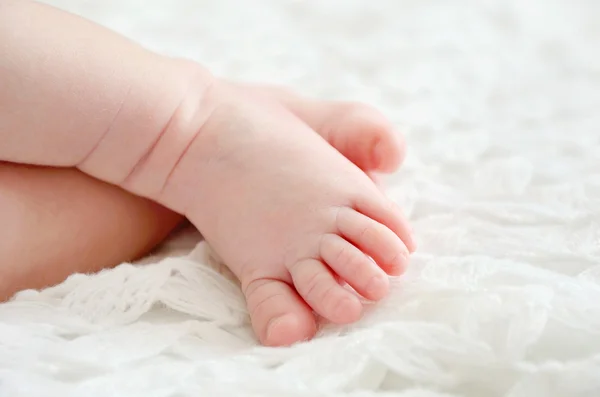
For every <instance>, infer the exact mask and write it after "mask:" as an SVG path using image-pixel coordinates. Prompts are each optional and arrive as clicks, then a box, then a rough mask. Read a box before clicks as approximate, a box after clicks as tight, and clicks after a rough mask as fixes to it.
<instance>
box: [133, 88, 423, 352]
mask: <svg viewBox="0 0 600 397" xmlns="http://www.w3.org/2000/svg"><path fill="white" fill-rule="evenodd" d="M203 109H205V110H206V109H210V110H209V111H207V112H206V113H203V114H206V115H207V116H206V121H205V122H204V123H203V125H202V127H201V129H200V131H199V132H198V133H197V134H195V136H193V137H192V140H191V141H190V143H189V145H183V146H182V147H185V150H184V152H183V153H182V154H181V156H180V157H179V159H178V161H177V162H176V165H175V167H174V168H173V169H172V171H171V172H170V173H169V174H168V175H169V176H168V179H167V181H166V183H165V184H163V183H162V182H161V183H158V184H155V182H156V181H157V179H156V178H157V173H156V172H154V171H153V170H156V167H153V166H152V164H157V162H159V160H160V153H164V152H161V146H160V145H157V146H156V148H155V149H154V151H153V152H151V153H149V154H148V155H147V156H146V157H145V158H144V160H143V163H142V164H139V166H138V167H137V168H136V171H135V173H134V174H132V175H131V176H130V178H128V180H127V186H125V187H126V188H128V189H130V190H132V191H145V192H146V194H148V192H149V191H151V190H152V189H153V188H152V186H161V188H160V189H159V190H156V191H155V193H154V194H149V195H151V196H153V198H154V199H155V200H157V201H159V202H161V203H163V204H164V205H165V206H167V207H170V208H172V209H174V210H175V211H177V212H180V213H183V214H185V215H186V216H187V217H188V219H190V220H191V221H192V223H194V225H195V226H196V227H198V229H199V230H200V231H201V232H202V234H203V236H204V237H205V238H206V240H207V241H208V242H209V244H210V245H211V246H212V247H213V248H214V249H215V251H216V252H217V253H218V254H219V256H220V257H221V258H222V259H223V260H224V262H225V263H226V264H227V265H228V266H229V267H230V268H231V270H232V271H233V272H234V273H235V275H236V276H237V277H238V278H239V279H240V282H241V286H242V289H243V291H244V294H245V296H246V300H247V304H248V310H249V312H250V317H251V320H252V326H253V328H254V330H255V332H256V334H257V336H258V338H259V339H260V341H261V342H262V343H263V344H266V345H271V346H280V345H289V344H291V343H294V342H298V341H301V340H305V339H308V338H311V337H312V336H313V335H314V333H315V331H316V322H315V317H314V315H313V311H314V312H316V313H318V314H319V315H321V316H323V317H324V318H326V319H328V320H329V321H332V322H335V323H340V324H344V323H350V322H353V321H356V320H357V319H359V318H360V316H361V312H362V305H361V302H360V301H359V299H358V298H357V296H356V294H354V293H353V292H351V291H349V290H348V289H346V288H344V287H342V286H341V285H340V283H339V282H338V280H339V279H341V280H343V281H345V282H346V283H348V284H349V285H350V286H351V287H352V288H353V289H355V290H356V291H357V292H358V293H359V294H361V295H362V296H364V297H365V298H367V299H372V300H378V299H381V298H382V297H383V296H385V295H386V293H387V290H388V278H387V275H399V274H401V273H402V271H403V270H404V268H405V267H406V265H407V261H408V255H409V253H410V252H411V251H413V250H414V247H415V245H414V242H413V240H412V237H411V234H410V232H409V230H408V225H407V223H406V221H405V220H404V219H403V218H402V216H401V214H400V212H399V210H398V209H397V208H396V206H395V205H394V204H393V203H392V202H391V201H390V200H388V199H387V198H386V197H385V196H384V195H383V194H382V193H381V192H380V191H379V190H378V189H377V187H376V186H375V185H374V183H373V182H372V181H371V180H370V179H369V178H368V177H367V176H366V174H365V173H364V172H362V170H361V169H360V168H358V167H357V166H356V165H354V164H353V163H352V162H350V161H349V160H348V159H347V158H345V157H344V156H343V155H342V154H340V153H339V152H338V151H337V150H335V149H334V147H333V146H331V145H329V144H327V142H326V141H325V140H324V139H323V138H322V137H321V136H319V135H318V134H317V133H315V132H314V131H313V130H312V129H311V128H309V127H308V126H307V124H309V123H308V122H306V123H305V122H302V121H301V120H300V119H299V118H298V117H297V116H296V115H294V114H292V112H290V111H289V110H288V109H287V108H286V107H285V106H282V105H281V104H280V103H278V102H276V101H273V100H270V99H268V98H265V97H262V96H260V95H253V94H252V93H250V92H248V91H245V90H240V89H239V88H236V87H232V86H230V85H227V84H225V83H215V85H214V87H213V88H212V89H211V91H210V94H209V96H208V97H207V98H206V101H205V103H204V104H203ZM309 113H310V112H309ZM311 114H312V113H311ZM165 142H167V141H166V140H165ZM167 144H168V143H165V145H167ZM154 153H158V154H156V155H155V154H154ZM155 156H157V157H155ZM162 174H164V173H162ZM371 258H372V259H371Z"/></svg>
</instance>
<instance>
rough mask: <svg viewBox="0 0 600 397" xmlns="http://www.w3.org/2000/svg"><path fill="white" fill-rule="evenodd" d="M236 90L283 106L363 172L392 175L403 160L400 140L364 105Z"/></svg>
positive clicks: (263, 89)
mask: <svg viewBox="0 0 600 397" xmlns="http://www.w3.org/2000/svg"><path fill="white" fill-rule="evenodd" d="M237 86H238V87H240V88H243V89H245V90H248V91H249V92H251V93H252V94H254V95H260V96H263V97H265V98H266V99H267V100H269V99H271V100H275V101H278V102H279V103H281V104H282V105H284V106H285V107H286V109H288V110H289V111H291V112H292V113H293V114H295V115H296V116H297V117H298V118H299V119H300V120H302V121H303V122H304V123H305V124H306V125H307V126H308V127H310V128H311V129H313V130H314V131H315V132H317V133H318V134H319V135H321V136H322V137H323V138H325V139H326V140H327V141H328V142H329V143H330V144H331V145H332V146H333V147H335V148H336V149H337V150H338V151H339V152H340V153H341V154H343V155H344V156H346V158H348V160H350V161H352V162H353V163H354V164H356V165H357V166H358V167H360V168H361V169H362V170H363V171H365V172H394V171H396V170H397V169H398V167H399V166H400V164H401V163H402V161H403V160H404V157H405V154H406V144H405V141H404V139H403V136H402V135H401V134H400V133H399V132H398V131H396V130H395V129H394V127H393V125H392V124H391V123H390V121H389V120H388V119H387V118H386V117H385V116H384V115H383V114H381V112H379V111H378V110H377V109H374V108H372V107H370V106H368V105H366V104H363V103H358V102H343V101H326V100H315V99H312V98H306V97H303V96H300V95H298V94H296V93H294V92H293V91H291V90H289V89H286V88H283V87H278V86H270V85H251V84H243V85H242V84H238V85H237Z"/></svg>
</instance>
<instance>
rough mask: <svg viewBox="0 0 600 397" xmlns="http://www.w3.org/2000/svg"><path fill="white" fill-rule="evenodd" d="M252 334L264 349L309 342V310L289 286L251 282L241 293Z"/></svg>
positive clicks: (311, 321)
mask: <svg viewBox="0 0 600 397" xmlns="http://www.w3.org/2000/svg"><path fill="white" fill-rule="evenodd" d="M244 294H245V296H246V303H247V305H248V310H249V312H250V318H251V320H252V327H253V328H254V332H255V333H256V335H258V337H259V339H260V342H261V343H262V344H263V345H265V346H289V345H291V344H293V343H296V342H301V341H304V340H308V339H310V338H312V337H313V336H314V335H315V333H316V322H315V317H314V315H313V313H312V310H311V309H310V308H309V307H308V306H307V305H306V303H305V302H303V300H302V298H300V297H299V296H298V294H297V293H296V291H294V290H293V288H292V287H291V286H289V285H288V284H286V283H284V282H282V281H279V280H273V279H259V280H254V281H253V282H250V283H249V284H248V286H247V287H246V288H245V289H244Z"/></svg>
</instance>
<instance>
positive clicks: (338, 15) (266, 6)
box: [0, 0, 600, 397]
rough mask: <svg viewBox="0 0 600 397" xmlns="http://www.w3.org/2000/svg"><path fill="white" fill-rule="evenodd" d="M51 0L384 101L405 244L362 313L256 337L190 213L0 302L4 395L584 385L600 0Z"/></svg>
mask: <svg viewBox="0 0 600 397" xmlns="http://www.w3.org/2000/svg"><path fill="white" fill-rule="evenodd" d="M51 3H52V4H55V5H57V6H60V7H62V8H65V9H67V10H70V11H72V12H76V13H80V14H81V15H84V16H86V17H88V18H91V19H94V20H95V21H97V22H99V23H102V24H104V25H106V26H109V27H110V28H113V29H116V30H118V31H120V32H121V33H124V34H126V35H127V36H129V37H131V38H133V39H135V40H138V41H140V42H142V43H143V44H144V45H146V46H148V47H150V48H153V49H155V50H157V51H161V52H163V53H167V54H170V55H178V56H185V57H190V58H193V59H196V60H198V61H201V62H203V63H205V64H206V65H208V66H209V67H210V68H211V69H212V70H213V71H214V72H215V73H216V74H219V75H223V76H227V77H229V78H235V79H242V80H252V81H261V82H264V81H269V82H275V83H283V84H287V85H290V86H292V87H296V88H298V89H299V90H302V92H303V93H306V94H310V95H313V96H322V97H331V98H344V99H354V100H360V101H364V102H368V103H371V104H373V105H375V106H377V107H378V108H380V109H382V110H383V111H384V112H385V113H386V114H387V115H388V116H389V117H390V118H391V119H392V120H393V121H394V122H395V123H396V124H397V125H398V128H399V129H401V130H403V131H404V132H405V134H406V136H407V139H408V144H409V157H408V159H407V161H406V163H405V165H404V167H403V168H402V170H401V171H400V172H399V173H398V174H397V175H394V176H393V177H392V178H390V179H389V180H388V193H389V195H390V196H391V197H393V198H394V199H395V200H396V201H397V202H398V203H399V204H401V205H402V207H403V208H404V209H405V210H406V212H407V214H408V215H409V217H410V219H411V222H412V225H413V226H414V229H415V231H416V234H417V236H418V240H419V244H420V247H419V251H418V253H417V254H415V255H414V257H413V258H412V261H411V265H410V269H409V271H408V273H407V274H406V275H404V276H403V277H401V278H399V279H396V280H394V281H393V286H392V291H391V294H390V296H389V297H388V298H386V299H385V300H384V301H383V302H381V303H379V304H376V305H371V306H369V308H368V310H367V312H366V314H365V316H364V318H363V319H362V320H361V321H360V322H359V323H357V324H355V325H353V326H350V327H336V326H331V325H328V324H323V327H322V328H321V329H320V332H319V335H318V337H317V338H316V339H315V340H313V341H310V342H307V343H302V344H299V345H297V346H294V347H292V348H285V349H270V348H263V347H260V346H258V345H257V343H256V341H255V338H254V336H253V334H252V331H251V329H250V327H249V323H248V317H247V313H246V311H245V305H244V300H243V297H242V296H241V294H240V291H239V288H238V286H237V284H236V283H235V281H233V280H232V279H231V277H230V276H229V274H228V273H227V272H226V268H225V267H224V266H222V265H220V264H219V262H218V260H214V258H212V259H211V255H210V252H209V251H208V250H207V247H206V246H205V245H204V244H203V243H198V241H199V240H198V235H197V234H195V233H194V232H193V231H185V232H183V233H182V234H180V235H177V236H175V237H174V238H173V239H172V240H171V241H170V242H169V243H168V244H167V245H166V246H165V247H164V248H163V249H162V251H160V252H158V253H157V254H156V255H155V256H153V257H150V258H147V259H146V260H145V261H144V262H143V263H140V264H135V265H132V264H123V265H121V266H119V267H117V268H115V269H112V270H107V271H103V272H101V273H99V274H95V275H75V276H73V277H71V278H69V279H68V280H67V281H66V282H64V283H63V284H61V285H58V286H56V287H53V288H50V289H47V290H44V291H39V292H35V291H25V292H23V293H21V294H19V295H18V296H17V297H16V298H15V299H14V300H13V301H11V302H9V303H6V304H3V305H0V396H1V397H5V396H6V397H29V396H36V397H37V396H45V397H48V396H50V397H54V396H56V397H70V396H86V397H93V396H128V397H134V396H144V397H176V396H177V397H179V396H311V397H312V396H365V397H367V396H369V397H370V396H385V395H390V396H391V395H394V396H402V397H442V396H443V397H450V396H452V397H459V396H464V397H479V396H507V397H538V396H539V397H548V396H556V397H579V396H582V397H583V396H586V397H587V396H589V397H596V396H599V395H600V57H599V55H598V54H600V52H599V51H598V48H600V24H599V23H598V21H599V20H600V3H598V2H596V1H594V0H588V1H586V0H575V1H568V0H562V1H561V0H530V1H524V0H503V1H501V0H498V1H492V0H485V1H484V0H449V1H441V0H420V1H411V0H378V1H360V0H329V1H316V0H309V1H293V0H256V1H253V2H239V1H235V0H219V1H208V0H202V1H194V0H175V1H171V2H159V1H146V2H142V1H140V0H126V1H117V0H106V1H102V2H98V1H91V0H86V1H81V0H52V1H51ZM89 227H94V225H89Z"/></svg>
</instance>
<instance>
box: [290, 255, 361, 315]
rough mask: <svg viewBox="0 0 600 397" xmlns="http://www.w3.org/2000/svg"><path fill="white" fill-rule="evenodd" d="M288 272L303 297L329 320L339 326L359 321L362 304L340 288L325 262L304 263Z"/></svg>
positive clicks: (314, 260) (306, 261)
mask: <svg viewBox="0 0 600 397" xmlns="http://www.w3.org/2000/svg"><path fill="white" fill-rule="evenodd" d="M289 271H290V275H291V276H292V280H293V281H294V285H295V286H296V289H297V290H298V293H299V294H300V296H302V298H304V300H305V301H306V303H308V304H309V305H310V306H311V307H312V308H313V309H314V311H315V312H317V313H318V314H320V315H321V316H323V317H324V318H326V319H327V320H329V321H331V322H333V323H337V324H348V323H352V322H354V321H357V320H358V319H359V318H360V316H361V313H362V304H361V302H360V300H359V299H358V297H357V296H356V295H354V294H352V293H351V292H350V291H348V290H347V289H345V288H343V287H342V286H340V284H339V283H338V282H337V280H336V279H335V277H334V275H333V274H332V272H331V270H330V269H329V268H328V267H327V266H326V265H325V264H323V262H321V261H319V260H316V259H305V260H302V261H298V262H296V263H295V264H294V265H292V266H291V267H290V268H289Z"/></svg>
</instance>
